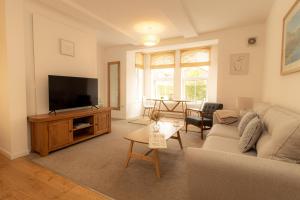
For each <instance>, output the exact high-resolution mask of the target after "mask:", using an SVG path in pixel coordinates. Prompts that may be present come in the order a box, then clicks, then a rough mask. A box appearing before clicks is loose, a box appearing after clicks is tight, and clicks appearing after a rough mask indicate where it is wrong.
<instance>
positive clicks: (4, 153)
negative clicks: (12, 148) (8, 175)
mask: <svg viewBox="0 0 300 200" xmlns="http://www.w3.org/2000/svg"><path fill="white" fill-rule="evenodd" d="M0 153H1V154H2V155H4V156H5V157H6V158H8V159H10V160H11V153H10V152H9V151H7V150H5V149H3V148H1V147H0Z"/></svg>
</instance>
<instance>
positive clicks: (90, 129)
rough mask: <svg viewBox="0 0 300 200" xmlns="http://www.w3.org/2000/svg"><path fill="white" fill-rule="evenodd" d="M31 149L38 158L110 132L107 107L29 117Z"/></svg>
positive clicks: (109, 118) (109, 112)
mask: <svg viewBox="0 0 300 200" xmlns="http://www.w3.org/2000/svg"><path fill="white" fill-rule="evenodd" d="M28 121H29V122H30V124H31V150H32V151H35V152H38V153H39V154H40V155H41V156H46V155H48V153H49V152H51V151H55V150H58V149H61V148H63V147H66V146H69V145H72V144H75V143H78V142H81V141H84V140H87V139H90V138H93V137H96V136H99V135H102V134H105V133H110V131H111V108H106V107H103V108H99V109H96V108H93V109H91V108H90V109H82V110H74V111H66V112H60V113H57V114H54V113H53V114H44V115H34V116H29V117H28Z"/></svg>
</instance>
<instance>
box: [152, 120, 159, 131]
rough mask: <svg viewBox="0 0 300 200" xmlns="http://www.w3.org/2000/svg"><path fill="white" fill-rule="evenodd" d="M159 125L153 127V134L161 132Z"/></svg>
mask: <svg viewBox="0 0 300 200" xmlns="http://www.w3.org/2000/svg"><path fill="white" fill-rule="evenodd" d="M159 128H160V127H159V124H158V123H157V122H155V124H154V125H153V132H155V133H157V132H159Z"/></svg>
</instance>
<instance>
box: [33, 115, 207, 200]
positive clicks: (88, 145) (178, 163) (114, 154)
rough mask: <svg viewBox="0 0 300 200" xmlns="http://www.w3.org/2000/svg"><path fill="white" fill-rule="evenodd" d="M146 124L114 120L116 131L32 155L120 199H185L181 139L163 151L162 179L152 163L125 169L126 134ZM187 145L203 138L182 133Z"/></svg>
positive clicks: (136, 162) (136, 163)
mask: <svg viewBox="0 0 300 200" xmlns="http://www.w3.org/2000/svg"><path fill="white" fill-rule="evenodd" d="M141 127H144V126H143V125H138V124H131V123H128V122H127V121H125V120H113V122H112V132H111V133H110V134H106V135H103V136H100V137H97V138H94V139H91V140H88V141H85V142H82V143H80V144H76V145H73V146H71V147H68V148H65V149H62V150H59V151H56V152H54V153H51V154H50V155H49V156H46V157H39V156H38V155H37V154H31V155H30V156H29V158H30V159H32V160H33V161H34V162H36V163H38V164H40V165H42V166H44V167H46V168H49V169H51V170H53V171H55V172H57V173H59V174H61V175H63V176H65V177H68V178H70V179H72V180H73V181H75V182H77V183H79V184H81V185H85V186H88V187H90V188H92V189H94V190H97V191H99V192H101V193H104V194H106V195H108V196H111V197H112V198H114V199H120V200H125V199H128V200H140V199H145V200H154V199H155V200H168V199H172V200H177V199H178V200H179V199H180V200H184V199H188V194H187V182H186V181H187V180H186V179H187V172H186V168H185V161H184V150H181V149H180V147H179V144H178V141H177V140H169V141H168V148H167V149H164V150H161V151H160V162H161V165H160V169H161V176H162V177H161V178H160V179H159V178H157V177H156V176H155V171H154V167H153V165H152V164H151V163H148V162H146V161H140V160H132V161H131V162H130V164H129V167H128V168H126V169H125V168H124V162H125V159H126V156H127V151H128V147H129V141H127V140H125V139H123V136H124V135H125V134H126V133H129V132H131V131H134V130H137V129H139V128H141ZM181 135H182V142H183V146H184V148H186V147H201V146H202V144H203V141H202V140H201V138H200V134H199V133H196V132H191V133H185V132H182V134H181ZM134 150H135V151H141V152H144V151H146V150H147V148H146V146H145V145H142V144H138V145H136V146H135V147H134Z"/></svg>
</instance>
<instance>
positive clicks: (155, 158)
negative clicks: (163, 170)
mask: <svg viewBox="0 0 300 200" xmlns="http://www.w3.org/2000/svg"><path fill="white" fill-rule="evenodd" d="M153 153H154V157H153V159H154V165H155V172H156V176H157V177H158V178H160V169H159V157H158V150H157V149H153Z"/></svg>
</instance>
